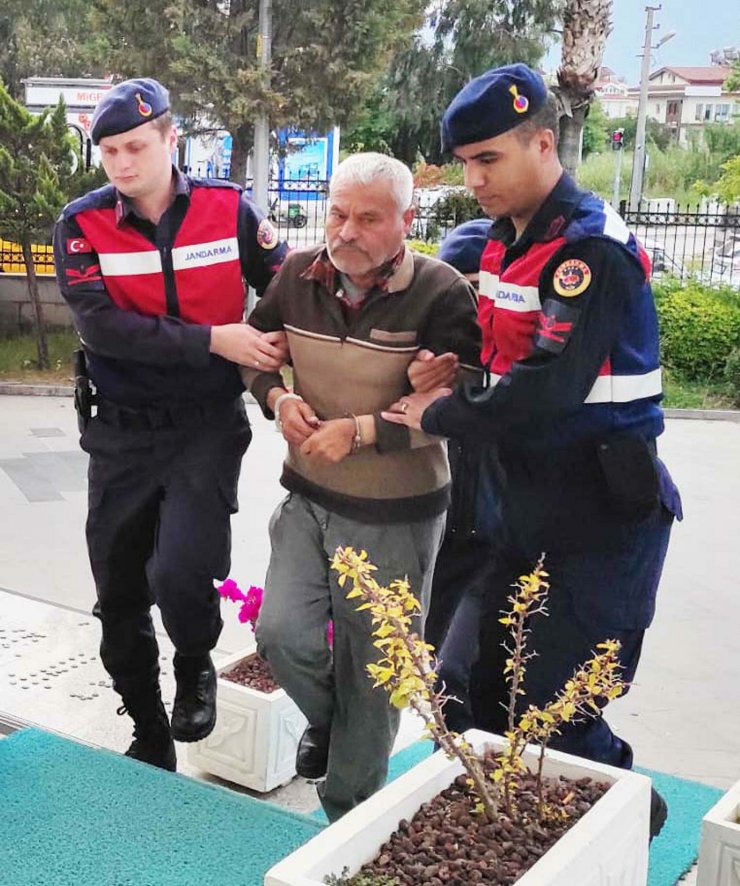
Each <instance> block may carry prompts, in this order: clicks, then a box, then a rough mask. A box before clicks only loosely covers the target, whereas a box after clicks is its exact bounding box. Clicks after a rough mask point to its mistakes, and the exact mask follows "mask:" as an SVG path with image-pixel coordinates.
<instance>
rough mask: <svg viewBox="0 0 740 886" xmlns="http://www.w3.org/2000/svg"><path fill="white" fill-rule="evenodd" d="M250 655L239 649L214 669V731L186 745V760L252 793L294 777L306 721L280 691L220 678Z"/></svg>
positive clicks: (268, 789) (269, 789)
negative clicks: (215, 682) (215, 674)
mask: <svg viewBox="0 0 740 886" xmlns="http://www.w3.org/2000/svg"><path fill="white" fill-rule="evenodd" d="M254 655H256V653H255V651H254V649H250V650H242V651H241V652H238V653H235V654H234V655H232V656H230V657H229V658H227V659H226V660H225V661H223V662H221V664H220V665H219V666H218V668H217V672H218V700H217V702H216V711H217V719H216V728H215V729H214V730H213V732H212V733H211V734H210V735H209V736H208V738H205V739H203V741H199V742H194V743H193V744H191V745H189V746H188V762H189V763H190V764H191V765H193V766H196V767H197V768H198V769H202V770H203V771H205V772H210V773H212V774H213V775H218V776H219V777H220V778H225V779H227V780H228V781H233V782H235V783H236V784H240V785H244V787H247V788H251V789H252V790H255V791H271V790H272V789H273V788H275V787H277V786H278V785H281V784H286V783H287V782H289V781H290V780H291V778H293V776H294V775H295V755H296V748H297V747H298V740H299V739H300V737H301V734H302V733H303V730H304V729H305V728H306V718H305V717H304V716H303V714H302V713H301V712H300V711H299V710H298V708H297V707H296V705H295V703H294V702H293V701H291V699H290V698H288V696H287V695H286V693H285V691H284V690H283V689H277V690H276V691H275V692H270V693H265V692H257V691H256V690H254V689H249V688H248V687H246V686H240V685H239V684H238V683H232V682H230V681H229V680H224V679H223V678H222V677H221V674H223V673H225V672H226V671H229V670H231V668H233V667H234V665H236V664H238V663H239V662H240V661H242V660H244V659H246V658H250V657H251V656H254Z"/></svg>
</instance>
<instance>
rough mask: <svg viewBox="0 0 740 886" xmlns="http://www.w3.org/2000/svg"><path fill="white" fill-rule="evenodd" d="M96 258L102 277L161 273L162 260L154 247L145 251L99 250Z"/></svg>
mask: <svg viewBox="0 0 740 886" xmlns="http://www.w3.org/2000/svg"><path fill="white" fill-rule="evenodd" d="M98 259H99V260H100V270H101V271H102V272H103V276H104V277H134V276H136V275H137V274H161V273H162V260H161V259H160V257H159V253H158V252H157V250H156V249H147V250H146V251H145V252H99V253H98Z"/></svg>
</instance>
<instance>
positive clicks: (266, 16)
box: [252, 0, 272, 214]
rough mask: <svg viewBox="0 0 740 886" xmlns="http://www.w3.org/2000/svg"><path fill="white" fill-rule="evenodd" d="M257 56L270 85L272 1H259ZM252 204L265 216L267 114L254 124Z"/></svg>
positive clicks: (268, 166) (268, 125)
mask: <svg viewBox="0 0 740 886" xmlns="http://www.w3.org/2000/svg"><path fill="white" fill-rule="evenodd" d="M257 54H258V56H259V59H260V69H261V70H262V71H263V72H264V76H265V81H266V83H267V85H268V86H269V85H270V64H271V61H272V0H260V14H259V38H258V41H257ZM253 161H254V164H253V166H254V187H253V190H252V195H253V197H254V202H255V203H256V204H257V206H259V208H260V209H261V210H262V211H263V212H264V213H265V214H267V213H268V212H269V209H270V206H269V196H268V187H269V178H270V120H269V118H268V116H267V113H266V112H265V113H263V114H260V116H259V117H258V118H257V120H256V121H255V124H254V154H253Z"/></svg>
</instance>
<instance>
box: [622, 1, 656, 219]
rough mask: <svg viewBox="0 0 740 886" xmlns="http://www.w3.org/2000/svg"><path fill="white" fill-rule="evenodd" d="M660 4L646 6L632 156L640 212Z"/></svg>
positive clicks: (634, 207)
mask: <svg viewBox="0 0 740 886" xmlns="http://www.w3.org/2000/svg"><path fill="white" fill-rule="evenodd" d="M659 9H661V7H660V6H646V7H645V12H646V13H647V22H646V24H645V42H644V44H643V49H642V67H641V70H640V100H639V103H638V105H637V132H636V133H635V150H634V154H633V156H632V185H631V187H630V206H629V208H630V211H631V212H638V211H639V209H640V201H641V200H642V177H643V175H644V172H645V129H646V124H647V97H648V81H649V79H650V50H651V49H652V41H653V15H654V14H655V13H656V12H657V11H658V10H659Z"/></svg>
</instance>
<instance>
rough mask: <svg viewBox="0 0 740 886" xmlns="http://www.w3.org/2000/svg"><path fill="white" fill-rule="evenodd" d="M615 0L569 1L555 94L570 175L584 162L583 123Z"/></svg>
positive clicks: (563, 159)
mask: <svg viewBox="0 0 740 886" xmlns="http://www.w3.org/2000/svg"><path fill="white" fill-rule="evenodd" d="M611 11H612V0H566V2H565V4H564V8H563V49H562V54H561V59H560V60H561V64H560V68H559V69H558V85H557V87H556V89H555V93H556V95H557V96H558V100H559V104H560V148H559V153H560V160H561V162H562V164H563V166H564V167H565V168H566V169H567V170H568V172H570V173H571V174H572V173H574V172H575V170H576V169H577V167H578V164H579V163H580V161H581V135H582V132H583V123H584V121H585V119H586V116H587V114H588V109H589V106H590V104H591V99H592V98H593V95H594V83H595V82H596V78H597V77H598V75H599V68H600V67H601V62H602V59H603V57H604V48H605V46H606V38H607V37H608V36H609V34H610V33H611V21H610V18H611Z"/></svg>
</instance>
